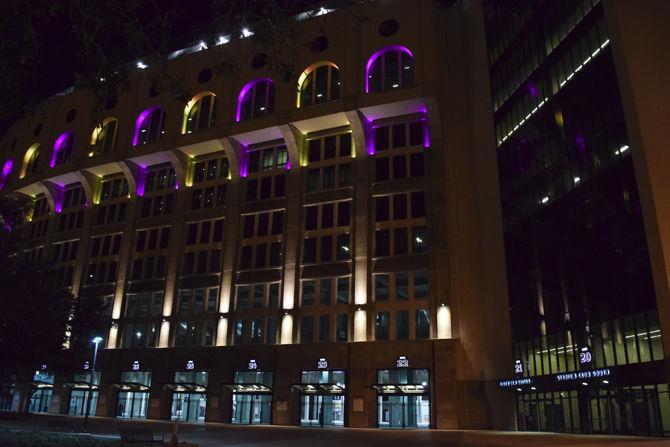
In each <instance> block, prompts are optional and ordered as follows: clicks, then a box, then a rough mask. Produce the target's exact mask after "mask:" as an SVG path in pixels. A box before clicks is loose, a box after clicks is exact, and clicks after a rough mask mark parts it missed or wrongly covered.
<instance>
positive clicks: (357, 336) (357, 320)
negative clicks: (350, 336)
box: [354, 309, 367, 341]
mask: <svg viewBox="0 0 670 447" xmlns="http://www.w3.org/2000/svg"><path fill="white" fill-rule="evenodd" d="M366 325H367V318H366V313H365V311H364V310H363V309H358V310H357V311H356V312H354V341H365V340H366V339H367V337H366V332H367V331H366Z"/></svg>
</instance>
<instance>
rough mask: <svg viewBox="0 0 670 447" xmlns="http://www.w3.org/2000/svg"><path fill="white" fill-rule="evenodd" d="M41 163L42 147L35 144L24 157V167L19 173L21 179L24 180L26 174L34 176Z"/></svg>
mask: <svg viewBox="0 0 670 447" xmlns="http://www.w3.org/2000/svg"><path fill="white" fill-rule="evenodd" d="M39 162H40V145H39V144H37V143H35V144H33V145H32V146H30V147H29V148H28V150H27V151H26V153H25V154H24V155H23V165H22V166H21V172H20V173H19V178H23V177H25V176H26V174H34V173H36V172H37V168H38V167H39Z"/></svg>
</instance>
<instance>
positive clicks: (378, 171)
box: [375, 157, 390, 182]
mask: <svg viewBox="0 0 670 447" xmlns="http://www.w3.org/2000/svg"><path fill="white" fill-rule="evenodd" d="M389 177H390V172H389V159H388V158H386V157H383V158H377V159H376V160H375V180H376V181H378V182H384V181H386V180H388V179H389Z"/></svg>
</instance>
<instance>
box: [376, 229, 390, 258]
mask: <svg viewBox="0 0 670 447" xmlns="http://www.w3.org/2000/svg"><path fill="white" fill-rule="evenodd" d="M389 242H390V241H389V230H377V231H375V256H388V255H389Z"/></svg>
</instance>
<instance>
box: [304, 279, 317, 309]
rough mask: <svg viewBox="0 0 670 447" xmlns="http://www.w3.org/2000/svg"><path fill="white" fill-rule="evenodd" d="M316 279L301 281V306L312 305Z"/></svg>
mask: <svg viewBox="0 0 670 447" xmlns="http://www.w3.org/2000/svg"><path fill="white" fill-rule="evenodd" d="M315 288H316V281H311V280H310V281H303V282H302V305H303V306H312V305H314V295H315Z"/></svg>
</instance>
